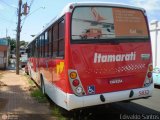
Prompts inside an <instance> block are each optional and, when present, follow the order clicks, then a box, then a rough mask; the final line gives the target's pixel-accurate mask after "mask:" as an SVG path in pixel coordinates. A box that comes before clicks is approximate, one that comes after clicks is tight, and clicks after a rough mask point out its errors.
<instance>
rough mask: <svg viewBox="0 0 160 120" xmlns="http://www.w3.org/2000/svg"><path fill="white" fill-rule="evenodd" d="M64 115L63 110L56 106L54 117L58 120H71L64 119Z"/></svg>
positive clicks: (53, 112)
mask: <svg viewBox="0 0 160 120" xmlns="http://www.w3.org/2000/svg"><path fill="white" fill-rule="evenodd" d="M62 114H63V113H62V109H61V108H60V107H58V106H56V105H54V106H53V107H52V115H53V116H55V117H57V118H58V120H69V119H68V118H66V117H64V116H63V115H62Z"/></svg>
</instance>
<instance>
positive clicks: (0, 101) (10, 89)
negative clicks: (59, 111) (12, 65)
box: [0, 70, 53, 120]
mask: <svg viewBox="0 0 160 120" xmlns="http://www.w3.org/2000/svg"><path fill="white" fill-rule="evenodd" d="M0 73H2V71H0ZM23 74H24V73H22V72H21V73H20V75H16V73H15V70H14V71H13V70H7V71H5V72H3V74H2V76H1V77H0V82H1V86H0V120H1V119H2V118H3V117H4V118H5V116H4V114H5V115H7V116H10V117H12V118H10V119H13V117H16V118H14V120H15V119H16V120H32V119H33V120H51V118H52V117H51V112H50V110H49V106H48V105H47V104H44V103H38V102H37V101H35V100H34V99H33V98H32V97H30V94H29V90H28V89H27V88H28V87H29V84H28V82H27V79H26V77H25V76H24V75H23ZM2 115H3V116H2ZM13 115H15V116H13ZM1 116H2V117H1ZM4 118H3V119H4ZM3 119H2V120H3ZM52 120H53V119H52Z"/></svg>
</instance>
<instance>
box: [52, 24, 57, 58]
mask: <svg viewBox="0 0 160 120" xmlns="http://www.w3.org/2000/svg"><path fill="white" fill-rule="evenodd" d="M57 50H58V25H57V24H55V25H54V27H53V56H52V57H53V58H56V57H57V53H58V52H57Z"/></svg>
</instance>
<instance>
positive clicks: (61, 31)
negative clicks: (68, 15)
mask: <svg viewBox="0 0 160 120" xmlns="http://www.w3.org/2000/svg"><path fill="white" fill-rule="evenodd" d="M58 28H59V29H58V56H59V57H64V44H65V43H64V29H65V27H64V19H63V20H61V21H60V22H59V23H58Z"/></svg>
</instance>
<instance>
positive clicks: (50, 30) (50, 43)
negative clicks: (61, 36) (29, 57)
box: [48, 28, 53, 58]
mask: <svg viewBox="0 0 160 120" xmlns="http://www.w3.org/2000/svg"><path fill="white" fill-rule="evenodd" d="M48 47H49V57H50V58H51V57H52V51H53V50H52V49H53V48H52V28H50V29H49V44H48Z"/></svg>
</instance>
